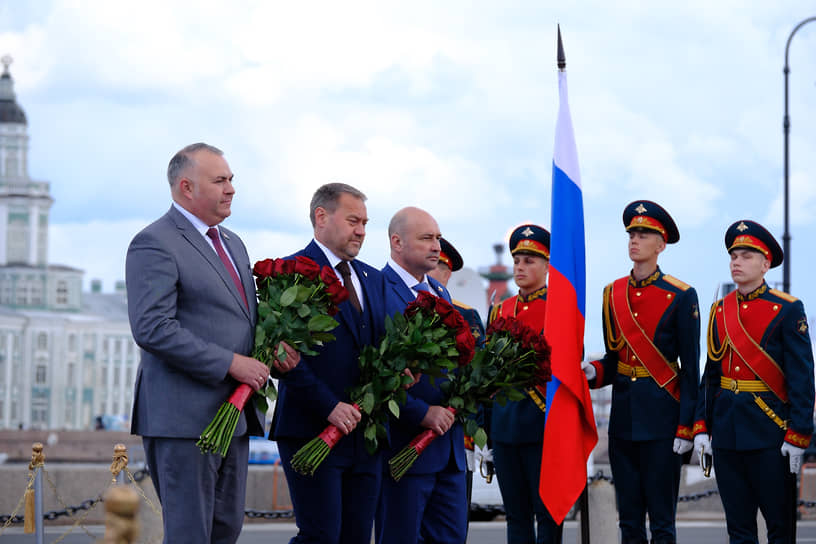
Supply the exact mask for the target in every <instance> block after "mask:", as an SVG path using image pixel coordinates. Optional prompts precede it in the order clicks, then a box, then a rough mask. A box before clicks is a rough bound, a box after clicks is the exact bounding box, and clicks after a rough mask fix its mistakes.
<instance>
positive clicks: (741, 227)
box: [737, 221, 748, 232]
mask: <svg viewBox="0 0 816 544" xmlns="http://www.w3.org/2000/svg"><path fill="white" fill-rule="evenodd" d="M737 230H738V231H740V232H745V231H746V230H748V225H746V224H745V222H744V221H740V224H739V225H737Z"/></svg>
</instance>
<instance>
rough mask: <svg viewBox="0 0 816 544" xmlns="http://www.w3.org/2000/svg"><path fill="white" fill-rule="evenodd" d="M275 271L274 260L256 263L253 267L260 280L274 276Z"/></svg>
mask: <svg viewBox="0 0 816 544" xmlns="http://www.w3.org/2000/svg"><path fill="white" fill-rule="evenodd" d="M274 269H275V261H273V260H272V259H264V260H263V261H258V262H256V263H255V266H253V267H252V273H253V274H255V275H256V276H258V278H266V277H269V276H271V275H272V271H273V270H274Z"/></svg>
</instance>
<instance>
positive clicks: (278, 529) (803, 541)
mask: <svg viewBox="0 0 816 544" xmlns="http://www.w3.org/2000/svg"><path fill="white" fill-rule="evenodd" d="M66 530H67V528H66V527H52V528H48V529H47V530H46V533H45V539H44V542H54V541H55V540H57V539H58V538H59V537H60V536H61V535H62V534H63V533H64V532H65V531H66ZM22 531H23V529H22V527H17V526H15V527H12V528H10V529H6V531H5V532H4V533H3V534H2V536H0V541H1V542H2V543H3V544H28V543H32V542H35V535H24V534H22ZM76 531H77V530H75V532H76ZM78 531H79V533H78V534H71V535H68V536H67V537H65V538H64V539H63V540H61V541H60V542H64V543H65V544H91V543H94V542H95V540H96V539H98V538H100V537H101V536H102V535H103V533H104V529H103V528H102V527H99V526H94V527H91V528H90V531H91V533H92V534H93V537H91V536H88V535H87V534H85V533H84V531H82V530H81V529H79V530H78ZM504 531H505V525H504V523H503V522H481V523H472V524H471V528H470V534H469V536H468V541H467V542H468V544H499V543H501V542H504ZM295 532H296V530H295V526H294V524H291V523H258V524H248V525H247V526H246V527H245V528H244V531H243V533H241V538H240V539H239V540H238V542H239V544H286V543H287V542H289V539H290V538H291V537H292V536H293V535H294V534H295ZM677 532H678V535H677V536H678V539H677V541H678V543H679V544H684V543H685V544H715V543H716V544H721V543H723V542H727V537H726V532H725V524H724V523H723V522H722V521H680V522H678V523H677ZM577 542H578V525H577V523H576V522H574V521H568V522H567V523H566V528H565V533H564V543H565V544H573V543H577ZM796 542H797V543H800V544H811V543H816V521H802V522H799V529H798V534H797V538H796Z"/></svg>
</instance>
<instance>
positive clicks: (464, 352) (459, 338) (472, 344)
mask: <svg viewBox="0 0 816 544" xmlns="http://www.w3.org/2000/svg"><path fill="white" fill-rule="evenodd" d="M456 349H457V350H459V366H465V365H466V364H468V363H470V361H471V360H472V359H473V355H474V354H475V353H476V339H475V338H474V337H473V333H472V332H470V329H462V330H460V331H459V332H458V333H457V334H456Z"/></svg>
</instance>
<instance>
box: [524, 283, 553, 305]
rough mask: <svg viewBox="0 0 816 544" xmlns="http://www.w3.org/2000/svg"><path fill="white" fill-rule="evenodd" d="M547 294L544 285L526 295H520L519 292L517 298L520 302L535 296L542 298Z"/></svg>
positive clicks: (527, 300)
mask: <svg viewBox="0 0 816 544" xmlns="http://www.w3.org/2000/svg"><path fill="white" fill-rule="evenodd" d="M546 295H547V286H546V285H545V286H544V287H542V288H541V289H536V290H535V291H533V292H532V293H530V294H528V295H522V294H521V293H519V295H518V298H519V301H520V302H530V301H533V300H535V299H537V298H544V297H545V296H546Z"/></svg>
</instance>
